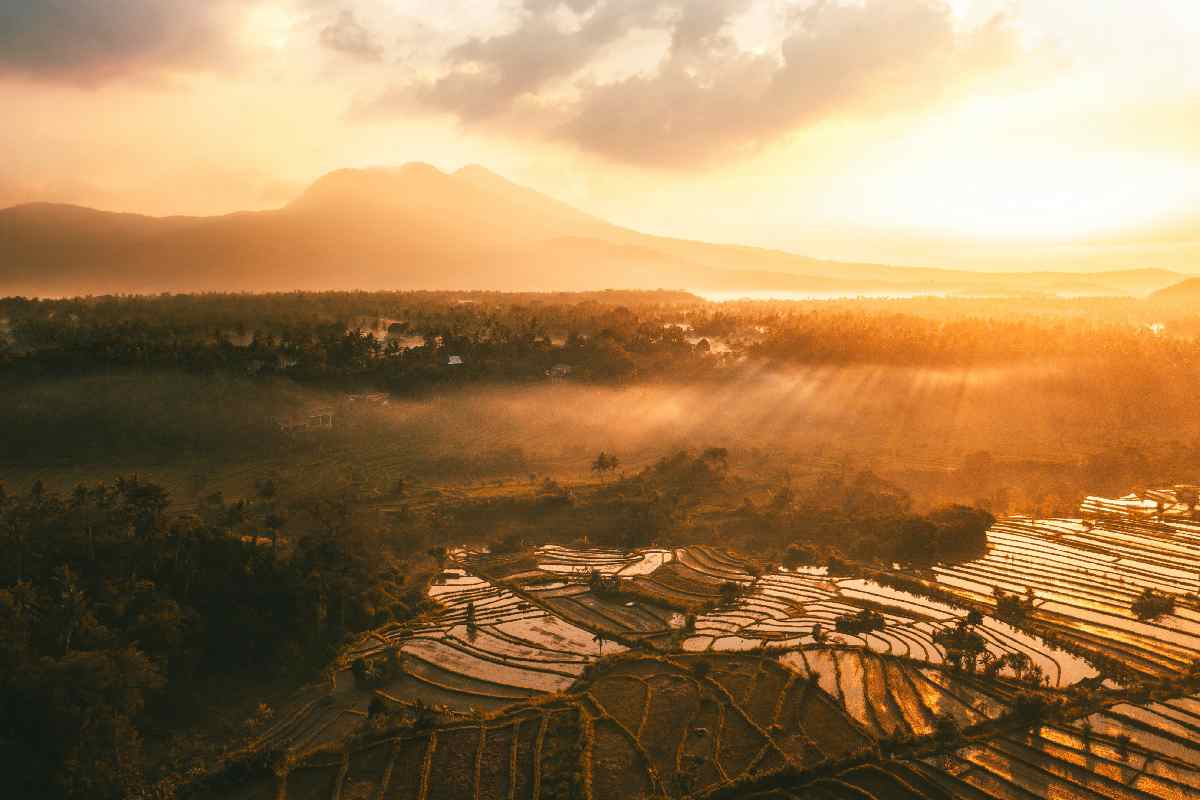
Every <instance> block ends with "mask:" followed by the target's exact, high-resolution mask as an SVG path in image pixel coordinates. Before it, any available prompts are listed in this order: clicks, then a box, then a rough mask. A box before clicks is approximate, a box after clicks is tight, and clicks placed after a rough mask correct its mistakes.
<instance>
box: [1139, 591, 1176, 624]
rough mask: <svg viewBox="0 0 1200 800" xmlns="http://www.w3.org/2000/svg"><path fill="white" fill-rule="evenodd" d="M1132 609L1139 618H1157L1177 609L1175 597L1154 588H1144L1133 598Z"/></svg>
mask: <svg viewBox="0 0 1200 800" xmlns="http://www.w3.org/2000/svg"><path fill="white" fill-rule="evenodd" d="M1130 610H1131V611H1132V612H1133V613H1134V615H1135V616H1136V617H1137V618H1138V619H1141V620H1151V619H1157V618H1158V617H1161V616H1163V615H1164V614H1170V613H1171V612H1172V611H1174V610H1175V597H1174V596H1173V595H1169V594H1166V593H1164V592H1159V591H1156V590H1154V589H1144V590H1143V591H1142V593H1141V594H1139V595H1138V596H1137V597H1135V598H1134V599H1133V602H1132V603H1131V604H1130Z"/></svg>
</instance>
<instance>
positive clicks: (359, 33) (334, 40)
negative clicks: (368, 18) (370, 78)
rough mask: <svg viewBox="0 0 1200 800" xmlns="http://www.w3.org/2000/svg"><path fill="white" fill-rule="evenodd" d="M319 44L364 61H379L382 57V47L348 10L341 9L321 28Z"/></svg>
mask: <svg viewBox="0 0 1200 800" xmlns="http://www.w3.org/2000/svg"><path fill="white" fill-rule="evenodd" d="M321 44H323V45H325V46H326V47H328V48H329V49H330V50H336V51H337V52H339V53H344V54H345V55H348V56H353V57H354V58H361V59H362V60H364V61H379V60H380V59H382V58H383V48H382V47H381V46H380V45H379V43H377V42H376V41H375V37H374V36H373V35H372V34H371V32H370V31H369V30H367V28H366V27H364V26H363V25H362V23H360V22H359V21H358V20H357V19H356V18H355V16H354V12H353V11H349V10H345V11H342V12H341V13H340V14H338V18H337V20H336V21H335V22H333V23H332V24H330V25H327V26H326V27H324V28H322V29H321Z"/></svg>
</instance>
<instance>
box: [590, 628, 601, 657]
mask: <svg viewBox="0 0 1200 800" xmlns="http://www.w3.org/2000/svg"><path fill="white" fill-rule="evenodd" d="M592 641H593V642H595V643H596V644H597V645H598V646H599V650H600V658H604V634H602V633H597V634H596V635H595V636H593V637H592Z"/></svg>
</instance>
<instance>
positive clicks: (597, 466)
mask: <svg viewBox="0 0 1200 800" xmlns="http://www.w3.org/2000/svg"><path fill="white" fill-rule="evenodd" d="M620 464H621V461H620V459H618V458H617V457H616V456H615V455H610V454H608V453H606V452H604V451H603V450H601V451H600V455H598V456H596V460H595V461H593V462H592V472H595V473H597V474H598V475H599V476H600V478H601V479H603V478H604V476H605V475H606V474H607V473H610V472H613V471H614V470H615V469H616V468H617V467H618V466H620Z"/></svg>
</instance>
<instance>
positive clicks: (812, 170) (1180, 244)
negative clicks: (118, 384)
mask: <svg viewBox="0 0 1200 800" xmlns="http://www.w3.org/2000/svg"><path fill="white" fill-rule="evenodd" d="M1196 41H1200V3H1197V2H1195V0H1137V2H1132V0H439V2H436V3H431V2H428V0H204V2H187V3H183V2H178V0H0V109H3V110H4V115H3V125H0V152H3V153H4V158H3V159H0V207H3V206H7V205H12V204H16V203H20V202H26V201H34V200H52V201H58V202H71V203H78V204H82V205H89V206H93V207H97V208H103V209H108V210H117V211H131V212H139V213H147V214H154V215H168V214H217V213H227V212H231V211H235V210H240V209H260V208H274V207H278V206H281V205H283V204H285V203H287V202H288V201H289V200H290V199H292V198H293V197H294V196H295V195H296V194H298V193H299V192H300V191H301V190H302V189H303V187H304V186H305V185H307V184H308V183H310V182H311V181H313V180H314V179H316V178H317V177H319V176H320V175H322V174H324V173H325V172H328V171H331V170H333V169H337V168H340V167H347V166H350V167H353V166H375V165H396V164H403V163H407V162H410V161H423V162H428V163H431V164H433V165H435V166H437V167H439V168H442V169H446V170H452V169H456V168H458V167H460V166H463V165H466V164H471V163H478V164H482V165H484V166H487V167H488V168H490V169H492V170H494V171H496V172H499V173H500V174H502V175H505V176H506V177H508V178H510V179H512V180H514V181H517V182H519V183H522V184H525V185H528V186H531V187H533V188H535V189H538V190H541V191H544V192H546V193H548V194H551V195H553V196H555V197H557V198H559V199H562V200H564V201H566V202H569V203H571V204H573V205H575V206H577V207H579V208H581V209H583V210H585V211H588V212H591V213H594V214H596V215H598V216H601V217H604V218H606V219H609V220H611V221H613V222H616V223H618V224H622V225H627V226H630V227H634V228H637V229H639V230H643V231H647V232H651V233H659V234H664V235H670V236H678V237H684V238H695V239H704V240H708V241H721V242H737V243H743V244H753V245H761V246H766V247H776V248H783V249H788V250H793V251H796V252H801V253H805V254H808V255H814V256H820V257H827V258H837V259H846V260H863V261H881V262H889V263H912V264H934V265H941V266H955V267H967V268H979V269H984V268H987V269H1042V268H1055V269H1085V268H1125V267H1150V266H1161V267H1169V268H1174V269H1180V270H1184V271H1196V272H1200V48H1197V47H1196V46H1195V42H1196Z"/></svg>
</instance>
